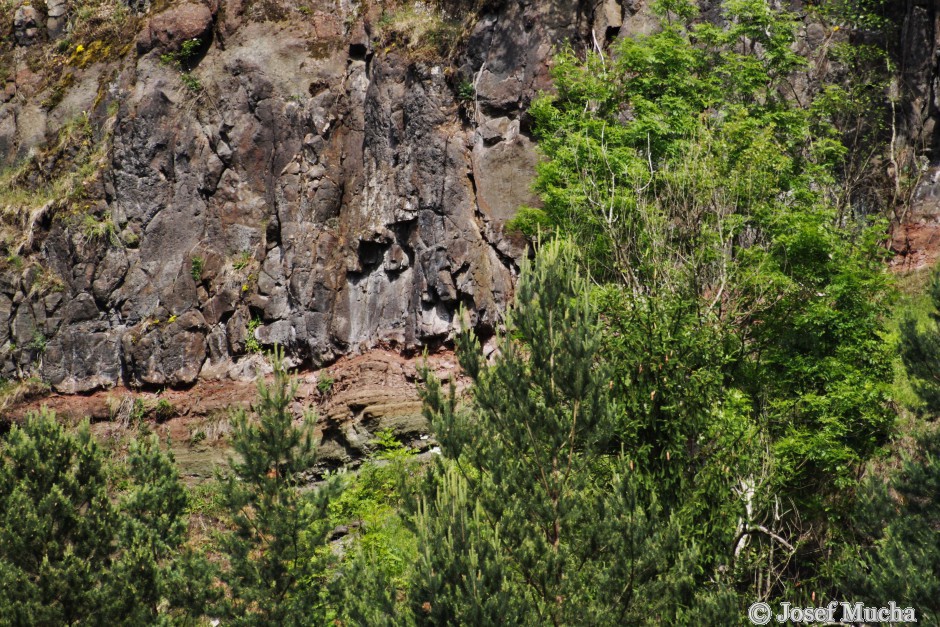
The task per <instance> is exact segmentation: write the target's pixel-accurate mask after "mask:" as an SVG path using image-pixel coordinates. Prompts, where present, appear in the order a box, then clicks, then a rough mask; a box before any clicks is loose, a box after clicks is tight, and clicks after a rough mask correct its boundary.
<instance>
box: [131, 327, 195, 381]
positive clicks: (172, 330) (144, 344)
mask: <svg viewBox="0 0 940 627" xmlns="http://www.w3.org/2000/svg"><path fill="white" fill-rule="evenodd" d="M207 330H208V329H207V327H206V323H205V319H204V318H203V317H202V314H200V313H199V312H198V311H188V312H186V313H184V314H183V315H181V316H179V318H177V319H176V320H174V321H172V322H168V323H166V324H165V325H159V324H157V325H148V324H146V323H145V324H143V325H139V326H138V327H136V328H133V329H129V330H128V332H127V333H126V334H125V335H124V337H123V339H122V341H121V346H122V351H123V355H124V361H125V363H126V364H127V368H128V373H127V375H128V380H129V383H130V384H131V385H136V386H143V385H160V386H162V385H167V386H171V387H175V386H181V385H189V384H191V383H193V382H195V380H196V377H198V376H199V371H200V370H201V368H202V365H203V362H205V360H206V331H207Z"/></svg>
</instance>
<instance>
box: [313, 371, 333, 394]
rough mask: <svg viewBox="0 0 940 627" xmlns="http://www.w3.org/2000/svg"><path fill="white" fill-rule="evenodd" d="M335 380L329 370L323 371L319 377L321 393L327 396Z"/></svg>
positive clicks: (318, 385)
mask: <svg viewBox="0 0 940 627" xmlns="http://www.w3.org/2000/svg"><path fill="white" fill-rule="evenodd" d="M334 382H335V380H334V379H333V376H332V375H331V374H330V373H329V372H326V371H324V372H321V373H320V376H319V377H318V378H317V390H318V391H319V392H320V394H322V395H324V396H326V395H327V394H329V393H330V391H331V390H332V389H333V383H334Z"/></svg>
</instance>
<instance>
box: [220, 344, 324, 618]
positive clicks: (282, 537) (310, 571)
mask: <svg viewBox="0 0 940 627" xmlns="http://www.w3.org/2000/svg"><path fill="white" fill-rule="evenodd" d="M272 364H273V367H274V380H273V382H271V383H270V384H266V383H265V382H264V381H263V380H259V382H258V401H257V402H256V404H255V405H254V406H253V411H252V412H251V413H249V412H248V411H246V410H245V409H244V408H240V409H238V410H237V411H236V412H235V414H234V417H233V435H232V446H233V448H234V450H235V452H236V454H237V458H236V459H233V460H232V461H231V463H230V466H231V472H230V473H229V474H228V476H227V477H225V478H224V485H223V500H224V502H225V506H226V509H227V510H228V512H229V513H230V516H231V526H232V531H231V532H230V533H228V534H227V535H225V536H224V537H223V538H222V542H221V544H222V549H223V553H224V554H225V556H226V558H227V561H228V565H227V568H225V569H224V570H223V572H222V579H223V581H224V582H225V585H226V586H227V587H228V595H226V598H225V599H224V600H223V603H222V605H221V607H220V610H221V611H222V612H223V613H224V614H225V615H226V616H228V619H229V621H231V622H232V623H233V624H243V625H270V624H274V625H307V624H310V623H311V622H316V621H317V620H318V617H321V618H322V617H323V616H324V615H325V611H326V610H325V609H324V607H325V603H324V595H325V594H326V590H327V586H326V583H327V582H326V581H325V575H324V573H325V572H326V568H325V567H326V564H325V560H326V558H327V555H326V553H325V552H324V551H323V548H324V547H325V545H326V539H327V533H328V532H329V528H328V525H327V524H326V523H327V520H328V518H327V507H328V505H329V500H330V497H331V496H332V494H333V486H332V484H327V485H326V486H324V487H320V488H316V489H312V490H306V491H305V490H303V489H302V488H303V487H304V484H305V483H306V480H305V476H304V473H305V472H306V471H309V470H310V469H311V468H312V466H313V464H314V462H315V445H314V441H313V433H312V429H311V428H310V425H297V424H295V422H294V415H293V412H292V411H291V405H292V404H293V402H294V397H295V394H296V392H297V382H296V380H294V379H292V378H291V377H290V375H289V373H288V372H287V369H286V367H285V365H284V362H283V356H282V353H281V352H280V351H278V350H275V353H274V354H273V355H272ZM308 418H309V417H308Z"/></svg>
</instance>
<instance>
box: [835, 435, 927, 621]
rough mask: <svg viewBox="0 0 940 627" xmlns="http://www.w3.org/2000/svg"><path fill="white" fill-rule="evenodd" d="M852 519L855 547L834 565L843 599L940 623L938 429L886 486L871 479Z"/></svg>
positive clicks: (907, 456) (863, 488)
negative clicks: (908, 610)
mask: <svg viewBox="0 0 940 627" xmlns="http://www.w3.org/2000/svg"><path fill="white" fill-rule="evenodd" d="M859 493H860V498H859V502H858V504H857V506H856V509H855V513H854V515H853V517H852V520H851V522H852V531H853V533H854V537H853V540H854V542H853V543H851V544H849V545H847V546H846V547H844V554H843V557H842V559H841V560H839V561H838V562H837V564H836V566H835V572H836V581H837V583H838V587H839V593H840V594H841V595H842V596H843V598H847V599H854V600H859V601H865V602H867V603H869V604H872V605H875V606H878V605H883V604H884V603H885V600H886V599H888V600H892V601H895V602H896V603H897V604H898V605H899V606H901V607H905V606H911V607H914V608H915V609H916V610H917V619H918V620H919V621H920V623H921V624H929V625H935V624H938V622H940V532H938V529H940V430H937V428H936V426H934V427H933V428H932V429H931V430H929V431H928V432H926V433H924V434H921V435H920V436H919V437H918V438H917V446H916V448H915V450H914V451H913V452H911V453H906V454H903V455H902V459H901V466H900V468H898V469H897V470H896V471H895V472H894V473H892V474H891V475H890V477H889V480H888V481H885V480H884V479H882V478H881V477H879V476H876V475H872V476H869V477H868V478H867V479H866V480H865V481H864V482H863V483H862V485H861V486H860V490H859Z"/></svg>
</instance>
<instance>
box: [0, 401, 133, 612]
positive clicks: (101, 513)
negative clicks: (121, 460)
mask: <svg viewBox="0 0 940 627" xmlns="http://www.w3.org/2000/svg"><path fill="white" fill-rule="evenodd" d="M109 496H110V495H109V483H108V473H107V468H106V464H105V459H104V455H103V453H102V451H101V449H100V448H99V447H98V445H97V444H96V443H95V441H94V440H93V439H92V437H91V433H90V432H89V430H88V426H87V424H85V425H82V426H81V427H80V428H79V429H78V431H77V432H76V434H75V435H71V434H69V433H68V432H67V431H66V430H65V429H64V428H63V427H62V426H61V425H60V424H58V423H57V422H56V421H55V416H54V415H53V414H51V413H47V412H45V411H43V412H42V413H40V414H38V415H34V416H30V417H28V418H27V420H26V422H25V424H23V425H22V426H20V425H14V426H13V427H12V428H11V430H10V432H9V434H7V436H6V438H5V441H4V444H3V449H2V465H0V512H2V513H0V516H2V520H0V581H2V582H3V584H2V587H0V595H2V596H0V616H3V617H4V620H5V621H9V623H10V624H18V625H28V624H56V623H58V624H68V625H72V624H76V623H79V622H82V621H89V620H90V621H94V617H95V616H96V615H98V613H99V612H100V609H101V608H102V607H103V606H104V601H105V599H106V598H107V592H108V591H107V590H106V589H105V588H104V586H103V585H102V582H103V579H104V577H103V575H105V574H107V573H108V572H109V571H110V569H111V566H112V563H113V559H114V555H115V552H116V550H117V542H116V537H115V535H116V532H117V530H118V528H119V513H118V512H117V510H116V509H115V507H114V505H113V504H112V503H111V500H110V498H109Z"/></svg>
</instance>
